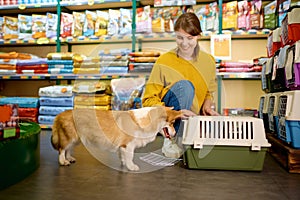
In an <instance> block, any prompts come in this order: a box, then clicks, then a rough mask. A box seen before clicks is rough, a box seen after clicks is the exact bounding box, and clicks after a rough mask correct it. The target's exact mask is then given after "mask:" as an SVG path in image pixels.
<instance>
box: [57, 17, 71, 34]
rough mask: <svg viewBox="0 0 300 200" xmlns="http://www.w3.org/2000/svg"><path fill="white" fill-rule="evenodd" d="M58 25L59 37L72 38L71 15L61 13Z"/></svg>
mask: <svg viewBox="0 0 300 200" xmlns="http://www.w3.org/2000/svg"><path fill="white" fill-rule="evenodd" d="M60 23H61V24H60V36H61V37H68V36H72V25H73V15H72V14H69V13H61V19H60Z"/></svg>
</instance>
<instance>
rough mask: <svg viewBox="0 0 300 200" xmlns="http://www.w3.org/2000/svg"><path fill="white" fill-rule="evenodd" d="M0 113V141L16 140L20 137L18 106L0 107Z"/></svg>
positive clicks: (7, 105)
mask: <svg viewBox="0 0 300 200" xmlns="http://www.w3.org/2000/svg"><path fill="white" fill-rule="evenodd" d="M0 113H1V115H0V140H5V139H9V138H18V137H19V136H20V128H19V114H18V105H16V104H6V105H1V106H0Z"/></svg>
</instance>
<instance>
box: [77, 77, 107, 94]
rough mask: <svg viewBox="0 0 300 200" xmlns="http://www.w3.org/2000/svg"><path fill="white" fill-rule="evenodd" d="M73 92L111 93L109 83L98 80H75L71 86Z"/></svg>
mask: <svg viewBox="0 0 300 200" xmlns="http://www.w3.org/2000/svg"><path fill="white" fill-rule="evenodd" d="M73 93H76V94H90V93H92V94H107V95H111V87H110V84H108V83H106V82H104V81H98V80H90V81H85V80H77V81H76V82H75V83H74V86H73Z"/></svg>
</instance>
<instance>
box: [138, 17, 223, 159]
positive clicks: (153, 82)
mask: <svg viewBox="0 0 300 200" xmlns="http://www.w3.org/2000/svg"><path fill="white" fill-rule="evenodd" d="M174 30H175V35H176V43H177V48H176V49H173V50H170V51H169V52H167V53H165V54H163V55H161V56H160V57H159V58H158V60H157V61H156V63H155V64H154V66H153V69H152V71H151V74H150V77H149V80H148V81H147V85H146V88H145V92H144V95H143V100H142V103H143V106H145V107H146V106H155V105H164V106H168V107H174V109H175V110H181V111H182V112H183V114H184V116H185V117H190V116H195V115H199V114H203V115H218V113H217V112H215V111H214V110H213V109H212V105H213V97H212V94H213V92H215V90H216V81H215V77H216V70H215V69H216V67H215V60H214V58H213V57H212V56H211V55H209V54H207V53H205V52H203V51H201V50H200V47H199V44H198V39H199V38H200V35H201V33H202V30H201V27H200V22H199V19H198V17H197V16H196V15H195V14H194V13H184V14H182V15H181V16H180V17H179V18H178V19H177V21H176V23H175V27H174ZM180 122H181V120H179V121H176V122H175V124H174V126H175V129H176V131H177V137H178V138H181V137H182V132H181V131H180V130H181V129H179V128H180ZM162 152H163V153H164V155H165V156H166V157H173V158H178V157H180V156H181V155H182V150H181V149H180V148H179V147H178V145H177V144H176V143H174V142H172V141H170V140H169V139H165V140H164V144H163V148H162Z"/></svg>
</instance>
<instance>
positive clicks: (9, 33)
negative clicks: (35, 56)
mask: <svg viewBox="0 0 300 200" xmlns="http://www.w3.org/2000/svg"><path fill="white" fill-rule="evenodd" d="M3 18H4V27H3V38H4V39H5V40H10V39H16V38H18V18H16V17H8V16H4V17H3Z"/></svg>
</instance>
